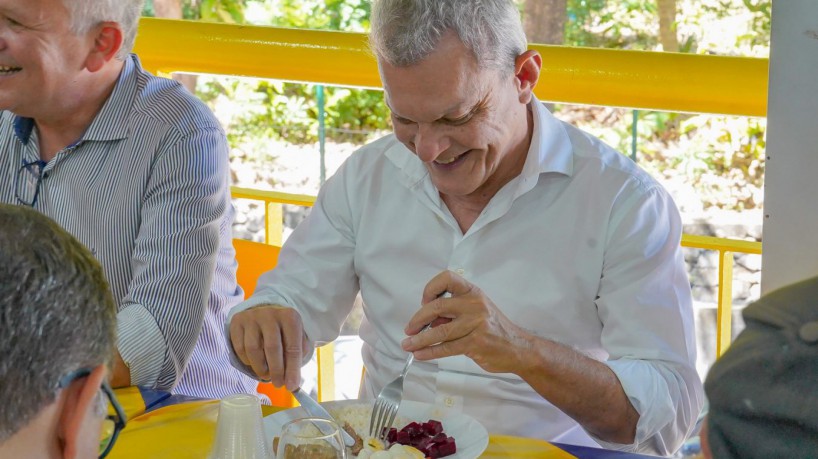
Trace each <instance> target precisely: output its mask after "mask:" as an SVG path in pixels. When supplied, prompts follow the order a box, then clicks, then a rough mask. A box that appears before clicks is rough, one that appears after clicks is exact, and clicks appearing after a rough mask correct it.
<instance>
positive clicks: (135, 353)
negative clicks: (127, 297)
mask: <svg viewBox="0 0 818 459" xmlns="http://www.w3.org/2000/svg"><path fill="white" fill-rule="evenodd" d="M117 348H118V349H119V353H120V355H121V356H122V360H124V361H125V362H127V364H128V368H129V370H130V374H131V385H133V386H148V387H153V386H154V385H155V384H156V381H157V380H158V379H159V373H160V372H161V371H162V365H163V363H164V361H165V354H166V353H167V351H168V346H167V345H166V344H165V339H164V338H163V337H162V331H161V330H159V326H157V325H156V320H155V319H154V318H153V316H152V315H151V313H150V312H148V310H147V309H145V307H144V306H142V305H139V304H130V305H128V306H126V307H125V308H123V309H122V310H120V311H119V313H118V314H117Z"/></svg>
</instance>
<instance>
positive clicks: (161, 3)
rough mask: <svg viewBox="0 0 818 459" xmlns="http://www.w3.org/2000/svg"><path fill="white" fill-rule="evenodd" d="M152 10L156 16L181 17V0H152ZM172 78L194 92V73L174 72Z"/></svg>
mask: <svg viewBox="0 0 818 459" xmlns="http://www.w3.org/2000/svg"><path fill="white" fill-rule="evenodd" d="M153 11H154V13H155V14H156V17H158V18H168V19H182V0H153ZM173 79H174V80H176V81H178V82H179V83H181V84H182V86H184V87H185V88H187V90H188V91H190V93H191V94H196V79H197V78H196V75H190V74H187V73H174V74H173Z"/></svg>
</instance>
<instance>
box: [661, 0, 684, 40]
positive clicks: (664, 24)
mask: <svg viewBox="0 0 818 459" xmlns="http://www.w3.org/2000/svg"><path fill="white" fill-rule="evenodd" d="M656 1H657V2H658V4H659V42H660V43H662V49H663V50H665V51H670V52H674V53H675V52H678V51H679V39H678V37H676V0H656Z"/></svg>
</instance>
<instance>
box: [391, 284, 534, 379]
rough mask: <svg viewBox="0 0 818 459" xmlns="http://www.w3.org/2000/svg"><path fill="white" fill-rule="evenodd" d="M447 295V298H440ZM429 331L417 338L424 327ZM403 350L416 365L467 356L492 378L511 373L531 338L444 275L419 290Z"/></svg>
mask: <svg viewBox="0 0 818 459" xmlns="http://www.w3.org/2000/svg"><path fill="white" fill-rule="evenodd" d="M446 292H448V293H449V294H451V296H450V297H449V296H443V295H444V294H445V293H446ZM428 323H432V328H430V329H429V330H426V331H425V332H423V333H418V332H419V331H420V330H421V329H422V328H423V327H424V326H425V325H426V324H428ZM405 331H406V334H408V335H410V336H409V337H408V338H406V339H405V340H403V342H402V343H401V344H402V347H403V349H404V350H405V351H408V352H414V354H415V358H416V359H418V360H431V359H437V358H441V357H449V356H453V355H465V356H466V357H469V358H470V359H472V360H474V362H475V363H477V364H478V365H480V367H481V368H483V369H484V370H486V371H488V372H492V373H507V372H508V373H514V372H515V368H519V367H518V364H519V363H520V362H519V356H520V352H518V350H519V349H525V348H527V347H528V346H530V340H529V337H530V334H529V333H527V332H526V331H525V330H523V329H522V328H521V327H518V326H517V325H516V324H514V323H513V322H512V321H511V320H509V319H508V318H507V317H506V316H505V314H503V313H502V312H501V311H500V309H499V308H498V307H497V306H496V305H495V304H494V303H493V302H492V301H491V299H490V298H489V297H487V296H486V295H485V294H484V293H483V292H482V291H481V290H480V289H479V288H478V287H477V286H476V285H473V284H471V283H469V282H468V281H466V279H464V278H462V277H461V276H459V275H457V274H455V273H453V272H451V271H444V272H442V273H440V274H438V275H437V276H435V277H434V278H432V280H431V281H429V283H428V284H426V288H424V290H423V299H422V305H421V308H420V310H419V311H418V312H417V313H415V315H414V316H413V317H412V319H411V320H410V321H409V323H408V324H407V326H406V329H405Z"/></svg>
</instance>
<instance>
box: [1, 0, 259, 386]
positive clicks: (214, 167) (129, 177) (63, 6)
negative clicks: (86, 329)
mask: <svg viewBox="0 0 818 459" xmlns="http://www.w3.org/2000/svg"><path fill="white" fill-rule="evenodd" d="M143 3H144V0H25V1H20V0H0V43H2V47H0V202H5V203H9V204H17V205H21V206H28V207H32V208H34V209H35V210H37V211H39V212H41V213H43V214H45V215H48V216H50V217H51V218H53V219H54V220H55V221H57V223H59V224H60V226H62V227H63V228H65V229H66V230H68V232H70V233H71V234H72V235H74V237H76V238H77V239H79V240H80V241H81V242H82V243H83V244H85V245H86V246H87V247H88V248H89V249H90V250H91V252H92V253H93V254H94V256H95V257H96V258H97V259H98V260H99V261H100V263H101V264H102V267H103V269H104V270H105V274H106V277H107V279H108V282H109V283H110V285H111V290H112V292H113V296H114V300H115V301H116V302H117V307H118V313H117V319H118V320H117V330H118V333H117V352H116V353H115V357H114V364H113V375H112V379H111V382H112V384H113V385H114V387H120V386H127V385H139V386H145V387H149V388H153V389H158V390H172V391H173V392H174V393H178V394H184V395H190V396H197V397H208V398H221V397H223V396H225V395H228V394H233V393H240V392H250V393H254V392H255V387H256V384H257V383H256V382H255V381H254V380H252V379H251V378H249V377H247V376H245V375H243V374H241V373H240V372H238V371H237V370H235V369H234V368H233V367H232V366H230V363H229V352H228V349H227V346H226V345H225V343H224V340H223V339H222V336H223V326H224V320H225V319H226V317H227V312H228V310H229V309H230V307H232V306H233V305H235V304H236V303H238V302H239V301H240V300H241V299H242V298H243V293H242V291H241V289H240V288H238V286H237V284H236V277H235V276H236V261H235V252H234V250H233V245H232V234H231V226H232V221H233V208H232V204H231V201H230V187H229V180H230V174H229V165H228V147H227V140H226V137H225V134H224V131H223V130H222V128H221V126H220V125H219V122H218V120H216V118H215V117H214V116H213V114H212V113H211V112H210V110H209V109H208V108H207V107H206V106H205V105H204V104H203V103H202V102H201V101H199V100H198V99H196V97H194V96H193V95H191V94H189V93H188V92H187V91H186V90H185V89H184V88H183V87H182V86H180V85H179V84H178V83H176V82H174V81H172V80H169V79H165V78H157V77H155V76H153V75H151V74H150V73H148V72H146V71H145V70H143V69H142V66H141V64H140V61H139V59H138V58H137V56H136V55H134V54H130V51H131V48H132V47H133V44H134V39H135V37H136V30H137V23H138V21H139V16H140V14H141V12H142V7H143Z"/></svg>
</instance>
